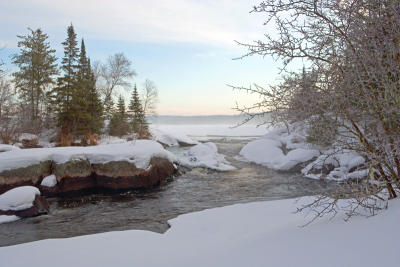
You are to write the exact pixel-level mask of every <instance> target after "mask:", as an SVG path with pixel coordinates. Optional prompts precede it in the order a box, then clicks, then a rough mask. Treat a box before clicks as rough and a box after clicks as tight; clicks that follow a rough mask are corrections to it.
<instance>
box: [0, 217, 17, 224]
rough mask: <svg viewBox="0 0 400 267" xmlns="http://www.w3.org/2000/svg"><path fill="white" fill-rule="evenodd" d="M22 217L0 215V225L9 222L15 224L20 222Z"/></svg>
mask: <svg viewBox="0 0 400 267" xmlns="http://www.w3.org/2000/svg"><path fill="white" fill-rule="evenodd" d="M19 219H20V217H18V216H15V215H0V224H2V223H8V222H14V221H17V220H19Z"/></svg>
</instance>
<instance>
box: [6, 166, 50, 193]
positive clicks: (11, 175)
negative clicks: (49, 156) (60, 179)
mask: <svg viewBox="0 0 400 267" xmlns="http://www.w3.org/2000/svg"><path fill="white" fill-rule="evenodd" d="M51 168H52V162H51V161H43V162H40V163H39V164H35V165H31V166H28V167H24V168H18V169H13V170H5V171H2V172H0V194H2V193H4V192H6V191H8V190H10V189H12V188H15V187H18V186H23V185H36V184H38V182H39V181H40V180H41V179H42V178H43V177H46V176H48V175H50V174H51Z"/></svg>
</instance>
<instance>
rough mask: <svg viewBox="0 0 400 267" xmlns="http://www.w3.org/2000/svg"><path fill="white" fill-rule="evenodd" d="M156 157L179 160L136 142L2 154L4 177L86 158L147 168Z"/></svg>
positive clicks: (155, 145)
mask: <svg viewBox="0 0 400 267" xmlns="http://www.w3.org/2000/svg"><path fill="white" fill-rule="evenodd" d="M153 157H159V158H166V159H168V160H170V161H171V162H172V161H175V156H174V155H173V154H172V153H170V152H168V151H166V150H165V149H164V148H163V147H162V146H161V145H160V144H159V143H157V142H155V141H152V140H135V141H131V142H125V143H122V144H110V145H98V146H90V147H54V148H32V149H23V150H14V151H9V152H7V153H0V174H1V172H2V171H4V170H11V169H16V168H23V167H27V166H31V165H35V164H39V163H40V162H44V161H53V162H55V163H65V162H67V161H70V160H73V159H78V158H79V159H85V160H88V161H89V162H90V163H106V162H110V161H128V162H131V163H134V164H135V165H136V167H137V168H141V169H146V168H147V167H148V166H149V163H150V160H151V158H153Z"/></svg>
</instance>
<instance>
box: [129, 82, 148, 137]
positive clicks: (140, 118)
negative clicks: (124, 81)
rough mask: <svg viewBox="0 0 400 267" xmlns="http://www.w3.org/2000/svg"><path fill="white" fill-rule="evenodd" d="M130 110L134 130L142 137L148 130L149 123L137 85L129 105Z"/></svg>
mask: <svg viewBox="0 0 400 267" xmlns="http://www.w3.org/2000/svg"><path fill="white" fill-rule="evenodd" d="M129 110H130V113H131V125H132V130H133V131H134V132H135V133H139V134H140V135H141V134H142V132H143V131H144V130H146V129H147V123H146V120H145V116H144V111H143V107H142V103H141V101H140V97H139V93H138V90H137V87H136V84H135V86H134V88H133V92H132V97H131V101H130V103H129Z"/></svg>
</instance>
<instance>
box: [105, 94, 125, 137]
mask: <svg viewBox="0 0 400 267" xmlns="http://www.w3.org/2000/svg"><path fill="white" fill-rule="evenodd" d="M129 128H130V127H129V123H128V116H127V113H126V108H125V100H124V98H123V97H122V95H120V96H119V99H118V103H117V110H116V112H115V113H114V114H113V116H112V117H111V120H110V124H109V134H110V135H114V136H123V135H125V134H128V133H129V130H130V129H129Z"/></svg>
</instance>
